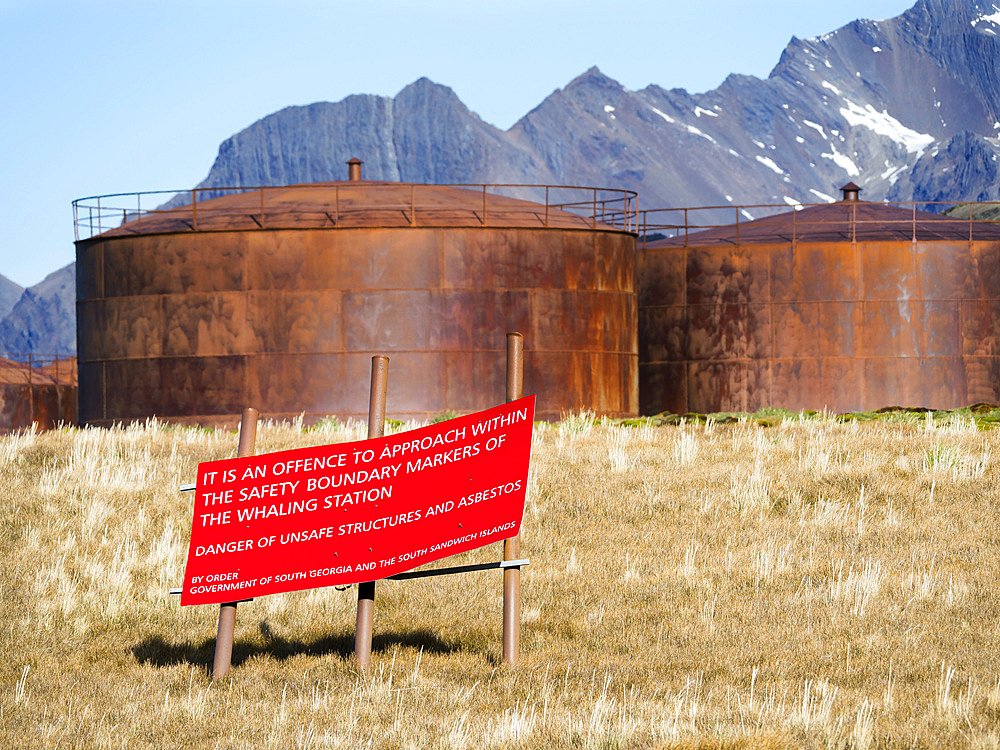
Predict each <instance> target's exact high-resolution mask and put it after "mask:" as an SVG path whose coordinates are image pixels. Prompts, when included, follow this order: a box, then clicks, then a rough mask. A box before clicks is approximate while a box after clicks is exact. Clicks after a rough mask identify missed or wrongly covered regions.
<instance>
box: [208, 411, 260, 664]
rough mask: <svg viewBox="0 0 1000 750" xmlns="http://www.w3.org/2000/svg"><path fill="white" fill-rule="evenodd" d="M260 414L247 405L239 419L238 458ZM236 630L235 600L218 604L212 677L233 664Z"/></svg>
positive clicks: (250, 442) (250, 446) (249, 450)
mask: <svg viewBox="0 0 1000 750" xmlns="http://www.w3.org/2000/svg"><path fill="white" fill-rule="evenodd" d="M259 417H260V414H259V413H258V412H257V410H256V409H251V408H250V407H247V408H246V409H244V410H243V418H242V419H241V420H240V447H239V448H238V449H237V451H236V455H237V456H238V457H239V458H244V457H245V456H252V455H253V453H254V444H255V443H256V442H257V420H258V418H259ZM235 630H236V602H225V603H224V604H220V605H219V631H218V633H217V634H216V636H215V660H214V661H213V663H212V679H213V680H221V679H222V678H223V677H225V676H226V675H227V674H229V668H230V667H231V666H232V664H233V633H234V632H235Z"/></svg>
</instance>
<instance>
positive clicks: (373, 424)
mask: <svg viewBox="0 0 1000 750" xmlns="http://www.w3.org/2000/svg"><path fill="white" fill-rule="evenodd" d="M388 383H389V358H388V357H386V356H383V355H381V354H376V355H375V356H374V357H372V384H371V392H370V395H369V397H368V437H369V439H371V438H377V437H382V435H384V434H385V394H386V390H387V387H388ZM374 622H375V581H365V582H363V583H359V584H358V619H357V625H356V627H355V629H354V655H355V657H356V658H357V660H358V666H359V667H361V669H366V668H367V667H368V663H369V662H370V661H371V656H372V631H373V629H374Z"/></svg>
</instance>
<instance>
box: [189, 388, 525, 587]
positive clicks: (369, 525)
mask: <svg viewBox="0 0 1000 750" xmlns="http://www.w3.org/2000/svg"><path fill="white" fill-rule="evenodd" d="M534 412H535V397H534V396H528V397H526V398H522V399H519V400H517V401H512V402H510V403H507V404H504V405H502V406H497V407H494V408H493V409H488V410H486V411H483V412H479V413H477V414H469V415H467V416H464V417H458V418H457V419H451V420H448V421H447V422H441V423H440V424H435V425H429V426H427V427H422V428H419V429H416V430H411V431H410V432H402V433H399V434H396V435H391V436H389V437H383V438H374V439H371V440H363V441H358V442H354V443H335V444H331V445H321V446H315V447H312V448H300V449H297V450H291V451H281V452H279V453H268V454H266V455H262V456H250V457H247V458H233V459H228V460H224V461H210V462H207V463H203V464H199V466H198V483H197V488H196V492H195V507H194V520H193V523H192V529H191V546H190V548H189V550H188V559H187V568H186V570H185V573H184V590H183V592H182V594H181V604H183V605H188V604H213V603H221V602H229V601H235V600H238V599H249V598H252V597H258V596H263V595H265V594H277V593H281V592H284V591H299V590H302V589H311V588H318V587H320V586H332V585H335V584H337V585H342V584H347V583H358V582H360V581H372V580H377V579H379V578H385V577H387V576H390V575H394V574H396V573H402V572H403V571H405V570H410V569H411V568H415V567H417V566H420V565H423V564H425V563H428V562H432V561H434V560H439V559H441V558H443V557H447V556H449V555H454V554H456V553H458V552H464V551H465V550H469V549H474V548H476V547H482V546H483V545H486V544H490V543H491V542H495V541H499V540H501V539H507V538H510V537H512V536H516V535H517V533H518V532H519V531H520V528H521V517H522V515H523V514H524V496H525V490H526V489H527V481H528V461H529V458H530V455H531V427H532V423H533V420H534Z"/></svg>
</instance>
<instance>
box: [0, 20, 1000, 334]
mask: <svg viewBox="0 0 1000 750" xmlns="http://www.w3.org/2000/svg"><path fill="white" fill-rule="evenodd" d="M997 2H1000V0H919V1H918V2H917V3H916V5H914V6H913V7H912V8H910V9H909V10H907V11H906V12H905V13H903V14H901V15H899V16H897V17H896V18H891V19H888V20H885V21H878V22H875V21H866V20H859V21H855V22H853V23H850V24H848V25H846V26H844V27H842V28H840V29H837V30H836V31H833V32H831V33H829V34H824V35H822V36H820V37H817V38H814V39H797V38H792V40H791V41H790V42H789V43H788V45H787V46H786V47H785V50H784V51H783V52H782V54H781V56H780V59H779V60H778V63H777V64H776V65H775V67H774V69H773V70H772V71H771V73H770V74H769V75H768V77H767V78H765V79H759V78H755V77H753V76H745V75H735V74H734V75H731V76H729V77H728V78H727V79H726V80H725V81H724V82H723V83H722V84H721V85H720V86H719V87H718V88H716V89H714V90H712V91H707V92H704V93H697V94H692V93H689V92H687V91H685V90H684V89H677V88H674V89H665V88H661V87H660V86H657V85H650V86H647V87H646V88H643V89H640V90H637V91H633V90H629V89H627V88H625V87H624V86H622V85H621V84H620V83H618V82H617V81H615V80H613V79H611V78H609V77H608V76H606V75H604V74H603V73H601V71H599V70H598V69H597V68H591V69H590V70H588V71H586V72H584V73H583V74H582V75H580V76H579V77H577V78H575V79H574V80H572V81H570V82H569V83H568V84H567V85H566V86H565V87H563V88H561V89H558V90H556V91H554V92H553V93H552V94H551V95H549V96H548V97H546V98H545V100H544V101H542V102H541V103H540V104H539V105H538V106H537V107H535V108H534V109H533V110H531V111H530V112H528V113H527V114H526V115H525V116H524V117H522V118H521V119H520V120H519V121H518V122H517V123H515V124H514V126H513V127H511V128H510V129H509V130H506V131H504V130H500V129H498V128H496V127H493V126H492V125H490V124H489V123H486V122H484V121H483V120H481V119H480V118H479V117H478V116H477V115H476V114H475V113H473V112H471V111H470V110H469V109H468V108H467V107H466V106H465V105H464V104H463V103H462V102H461V100H460V99H459V98H458V97H457V96H456V95H455V93H454V92H453V91H452V90H451V89H449V88H447V87H446V86H442V85H439V84H437V83H434V82H432V81H429V80H428V79H426V78H421V79H419V80H417V81H415V82H414V83H412V84H410V85H409V86H407V87H406V88H404V89H403V90H402V91H400V92H399V93H398V94H397V95H396V96H395V97H391V98H390V97H382V96H369V95H357V96H349V97H347V98H346V99H343V100H342V101H339V102H334V103H331V102H318V103H315V104H310V105H308V106H301V107H287V108H285V109H282V110H280V111H278V112H275V113H274V114H271V115H268V116H267V117H264V118H263V119H261V120H259V121H257V122H255V123H253V124H252V125H250V126H249V127H247V128H246V129H244V130H242V131H240V132H239V133H237V134H235V135H233V136H232V137H231V138H228V139H227V140H226V141H224V142H223V143H222V145H221V146H220V147H219V153H218V156H217V158H216V160H215V163H214V164H213V165H212V167H211V170H210V171H209V173H208V176H207V177H206V178H205V180H204V181H202V182H201V183H200V185H199V187H204V188H212V187H220V186H236V187H239V186H256V185H283V184H289V183H297V182H315V181H328V180H339V179H344V178H345V176H346V169H345V165H344V162H346V161H347V160H348V159H350V158H351V157H355V156H357V157H359V158H361V159H363V160H364V161H365V167H364V176H365V178H366V179H375V180H393V181H396V180H398V181H404V182H427V183H470V182H471V183H477V182H493V183H497V182H500V183H549V184H570V185H596V186H606V187H617V188H628V189H631V190H635V191H636V192H638V193H639V197H640V205H641V207H643V208H655V207H678V206H705V205H723V206H725V205H729V204H755V203H782V202H784V203H788V204H794V203H798V202H802V203H809V202H821V201H831V200H834V199H835V198H839V194H838V192H837V188H838V187H839V186H840V185H843V184H844V183H845V182H847V181H850V180H853V181H854V182H857V183H859V184H860V185H861V186H862V187H863V188H864V193H863V196H862V197H863V198H865V199H867V200H882V199H888V200H900V201H908V200H914V199H915V200H918V201H922V202H933V201H962V200H980V201H982V200H998V199H1000V179H998V178H1000V174H998V171H1000V159H998V155H1000V4H994V3H997ZM706 33H709V32H708V31H706ZM654 53H655V52H654ZM206 197H209V196H206ZM188 199H189V194H184V193H181V194H179V195H178V196H176V197H175V198H174V199H173V200H172V201H171V202H170V205H176V204H179V203H183V202H186V201H187V200H188ZM71 268H72V267H69V269H70V270H68V269H62V270H60V271H57V272H56V273H55V274H53V275H52V276H50V277H49V278H47V279H46V280H45V281H43V282H42V283H41V284H39V285H37V286H36V287H32V288H31V289H28V290H24V291H23V293H21V294H20V297H19V298H18V300H17V302H16V304H14V303H12V302H10V300H11V299H12V297H13V295H16V294H18V293H19V292H18V289H19V288H16V285H14V287H13V288H12V287H11V285H10V282H8V283H7V284H6V285H5V284H4V283H3V282H5V281H6V280H4V279H2V278H0V351H4V350H6V351H24V350H29V349H30V350H33V351H35V352H37V353H56V352H60V353H64V352H71V351H73V350H74V349H75V336H74V333H73V331H74V326H73V323H72V320H73V317H74V303H73V294H72V288H73V278H72V270H71ZM5 305H6V306H7V307H6V308H5Z"/></svg>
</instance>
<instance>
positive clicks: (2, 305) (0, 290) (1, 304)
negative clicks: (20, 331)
mask: <svg viewBox="0 0 1000 750" xmlns="http://www.w3.org/2000/svg"><path fill="white" fill-rule="evenodd" d="M22 294H24V287H23V286H21V285H20V284H15V283H14V282H13V281H11V280H10V279H8V278H7V277H6V276H2V275H0V320H3V317H4V316H5V315H6V314H7V313H9V312H10V311H11V310H12V309H13V308H14V305H15V304H16V303H17V301H18V300H19V299H21V295H22Z"/></svg>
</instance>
